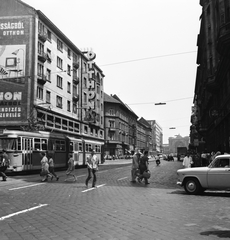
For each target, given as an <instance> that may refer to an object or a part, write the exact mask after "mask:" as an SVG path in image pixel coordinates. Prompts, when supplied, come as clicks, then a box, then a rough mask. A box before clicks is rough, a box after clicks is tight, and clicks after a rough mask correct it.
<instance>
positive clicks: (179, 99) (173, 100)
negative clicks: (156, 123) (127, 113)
mask: <svg viewBox="0 0 230 240" xmlns="http://www.w3.org/2000/svg"><path fill="white" fill-rule="evenodd" d="M191 98H193V97H186V98H178V99H172V100H168V101H162V103H167V102H175V101H181V100H185V99H191ZM156 103H157V102H145V103H128V105H144V104H156Z"/></svg>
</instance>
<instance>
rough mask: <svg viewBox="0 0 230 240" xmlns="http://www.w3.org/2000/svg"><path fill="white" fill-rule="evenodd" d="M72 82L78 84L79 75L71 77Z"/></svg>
mask: <svg viewBox="0 0 230 240" xmlns="http://www.w3.org/2000/svg"><path fill="white" fill-rule="evenodd" d="M73 83H74V84H75V85H78V84H79V77H73Z"/></svg>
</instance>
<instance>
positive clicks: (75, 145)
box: [74, 142, 78, 151]
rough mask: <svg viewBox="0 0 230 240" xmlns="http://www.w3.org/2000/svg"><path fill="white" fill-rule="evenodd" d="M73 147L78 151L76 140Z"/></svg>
mask: <svg viewBox="0 0 230 240" xmlns="http://www.w3.org/2000/svg"><path fill="white" fill-rule="evenodd" d="M74 147H75V151H78V143H77V142H75V144H74Z"/></svg>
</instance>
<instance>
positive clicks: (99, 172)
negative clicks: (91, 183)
mask: <svg viewBox="0 0 230 240" xmlns="http://www.w3.org/2000/svg"><path fill="white" fill-rule="evenodd" d="M104 172H108V170H103V171H99V172H98V173H104Z"/></svg>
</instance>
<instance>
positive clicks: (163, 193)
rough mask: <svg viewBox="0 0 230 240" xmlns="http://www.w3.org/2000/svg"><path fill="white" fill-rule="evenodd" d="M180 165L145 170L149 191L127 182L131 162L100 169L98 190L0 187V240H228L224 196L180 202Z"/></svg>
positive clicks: (229, 216) (31, 184)
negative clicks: (147, 176) (148, 179)
mask: <svg viewBox="0 0 230 240" xmlns="http://www.w3.org/2000/svg"><path fill="white" fill-rule="evenodd" d="M178 168H181V162H177V161H175V162H167V161H162V163H161V166H159V167H156V166H155V162H154V161H151V162H150V170H151V173H152V174H151V178H150V184H149V185H147V186H145V185H144V184H140V183H131V182H130V170H131V160H115V161H106V162H105V164H102V165H100V169H99V172H98V173H97V177H98V181H97V188H91V183H92V182H90V185H89V188H88V189H87V188H86V187H85V184H84V182H85V179H86V175H87V170H86V169H76V171H75V173H76V176H77V177H78V180H77V182H72V181H71V180H70V181H68V182H64V179H65V172H64V171H63V172H57V174H58V175H59V176H60V179H59V181H56V180H55V179H54V180H53V181H49V182H45V183H43V182H41V177H40V176H39V175H30V176H10V177H8V179H7V182H2V181H1V182H0V193H1V194H0V203H1V207H0V240H20V239H23V240H35V239H36V240H45V239H47V240H48V239H55V240H63V239H64V240H75V239H79V240H86V239H88V240H89V239H95V240H96V239H104V240H115V239H119V240H129V239H136V240H139V239H154V240H155V239H165V240H166V239H167V240H168V239H175V240H178V239H179V240H180V239H181V240H184V239H194V240H195V239H196V240H197V239H220V238H221V239H225V238H226V239H227V238H230V205H229V200H230V192H225V191H218V192H216V191H212V192H211V191H208V192H205V193H204V195H201V196H190V195H187V194H186V193H185V191H184V189H183V188H180V187H178V186H177V185H176V180H177V177H176V170H177V169H178Z"/></svg>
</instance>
